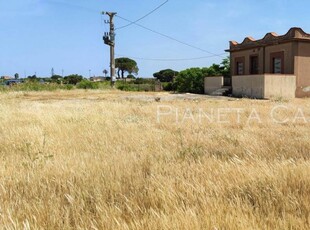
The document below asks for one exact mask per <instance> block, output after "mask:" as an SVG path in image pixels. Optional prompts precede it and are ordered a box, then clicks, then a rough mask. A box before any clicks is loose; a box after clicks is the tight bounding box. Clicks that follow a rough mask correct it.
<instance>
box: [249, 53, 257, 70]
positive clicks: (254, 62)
mask: <svg viewBox="0 0 310 230" xmlns="http://www.w3.org/2000/svg"><path fill="white" fill-rule="evenodd" d="M250 65H251V66H250V73H251V74H258V56H252V57H250Z"/></svg>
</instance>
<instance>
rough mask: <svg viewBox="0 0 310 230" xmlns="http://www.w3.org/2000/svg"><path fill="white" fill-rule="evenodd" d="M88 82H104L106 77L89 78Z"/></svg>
mask: <svg viewBox="0 0 310 230" xmlns="http://www.w3.org/2000/svg"><path fill="white" fill-rule="evenodd" d="M89 80H90V81H92V82H101V81H105V80H106V77H91V78H89Z"/></svg>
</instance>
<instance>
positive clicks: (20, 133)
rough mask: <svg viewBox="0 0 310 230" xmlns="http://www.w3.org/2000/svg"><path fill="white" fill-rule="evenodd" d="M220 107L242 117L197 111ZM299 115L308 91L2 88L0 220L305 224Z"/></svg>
mask: <svg viewBox="0 0 310 230" xmlns="http://www.w3.org/2000/svg"><path fill="white" fill-rule="evenodd" d="M132 96H134V97H132ZM152 98H154V100H153V99H152ZM158 98H160V100H159V99H158ZM167 98H168V99H167ZM275 106H278V109H277V111H276V112H275V115H276V117H277V119H278V120H284V118H285V119H286V118H289V119H290V120H289V121H288V122H285V123H282V124H279V123H276V122H274V121H273V120H272V119H271V118H270V112H271V111H272V109H273V108H274V107H275ZM279 106H280V107H279ZM284 106H285V107H284ZM223 108H224V109H227V108H228V109H229V108H230V109H236V108H239V109H242V110H243V111H242V115H241V117H240V122H237V115H236V113H229V114H228V115H227V114H226V115H225V116H224V117H220V118H221V119H220V120H221V121H222V120H224V121H226V120H227V121H228V122H219V120H218V119H216V117H217V115H218V114H217V115H215V116H214V117H215V119H214V121H213V122H210V121H208V120H207V119H205V118H204V117H201V116H200V115H201V114H200V112H201V111H200V110H199V109H202V110H203V112H206V113H207V112H210V111H211V110H212V109H213V110H214V111H215V112H218V111H219V110H220V111H221V109H223ZM158 109H159V110H160V112H167V110H169V111H170V112H171V113H170V114H169V115H162V116H161V117H160V122H158V120H157V112H158ZM253 109H255V111H256V112H257V114H259V116H260V119H261V122H258V119H256V120H255V119H250V120H249V119H248V118H249V117H251V116H253ZM301 110H302V111H303V115H304V117H305V119H307V122H305V120H304V119H302V118H301V114H300V112H298V111H301ZM176 111H177V114H176ZM184 114H185V115H184ZM257 114H256V115H257ZM296 114H297V115H299V117H298V116H297V117H298V119H295V120H294V118H295V117H296ZM254 115H255V114H254ZM184 117H185V119H184ZM177 118H178V122H176V119H177ZM200 118H202V119H200ZM256 118H257V117H256ZM199 119H200V120H199ZM309 119H310V101H309V100H307V99H296V100H293V101H285V100H282V99H276V100H272V101H257V100H247V99H241V100H228V99H220V100H217V99H208V98H203V97H199V98H196V99H186V96H185V97H184V98H176V99H171V95H169V94H155V93H143V94H142V93H140V94H139V95H136V94H135V95H133V94H132V93H124V92H118V91H79V90H74V91H56V92H40V93H35V92H18V93H6V94H0V135H1V139H0V146H1V147H0V157H1V163H0V164H1V167H0V226H1V228H2V229H309V228H310V141H309V140H310V129H309V128H310V120H309Z"/></svg>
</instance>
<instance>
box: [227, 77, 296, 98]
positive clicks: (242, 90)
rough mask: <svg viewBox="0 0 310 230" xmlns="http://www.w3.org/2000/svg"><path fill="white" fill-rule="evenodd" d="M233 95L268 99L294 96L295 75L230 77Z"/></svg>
mask: <svg viewBox="0 0 310 230" xmlns="http://www.w3.org/2000/svg"><path fill="white" fill-rule="evenodd" d="M232 87H233V95H234V96H236V97H250V98H257V99H269V98H272V97H284V98H294V97H295V90H296V77H295V76H294V75H282V74H280V75H277V74H265V75H243V76H233V77H232Z"/></svg>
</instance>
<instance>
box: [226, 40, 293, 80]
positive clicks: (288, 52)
mask: <svg viewBox="0 0 310 230" xmlns="http://www.w3.org/2000/svg"><path fill="white" fill-rule="evenodd" d="M264 49H265V50H264ZM281 51H284V74H294V58H293V57H294V55H295V54H296V53H297V46H296V43H293V42H289V43H284V44H278V45H272V46H266V47H265V48H264V47H260V48H253V49H248V50H241V51H234V52H231V70H232V74H233V75H235V73H236V63H235V59H236V58H241V57H244V58H245V63H244V65H245V66H244V75H249V74H250V57H251V56H252V55H258V57H259V59H258V66H259V69H258V73H259V74H264V73H271V66H270V65H271V60H270V54H271V53H276V52H281ZM264 53H265V55H264ZM263 63H265V66H264V65H263Z"/></svg>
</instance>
